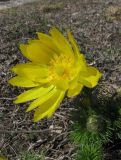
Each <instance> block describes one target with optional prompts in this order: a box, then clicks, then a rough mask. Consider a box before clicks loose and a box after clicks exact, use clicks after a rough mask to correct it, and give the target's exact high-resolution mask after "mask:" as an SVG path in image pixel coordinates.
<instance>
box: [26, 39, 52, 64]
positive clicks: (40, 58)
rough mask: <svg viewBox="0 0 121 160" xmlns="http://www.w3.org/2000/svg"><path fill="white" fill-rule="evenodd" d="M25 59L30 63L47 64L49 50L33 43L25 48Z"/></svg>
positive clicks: (37, 43)
mask: <svg viewBox="0 0 121 160" xmlns="http://www.w3.org/2000/svg"><path fill="white" fill-rule="evenodd" d="M26 50H27V57H28V58H29V60H30V61H32V62H39V63H41V64H47V63H48V62H49V60H50V53H49V52H50V50H49V49H48V48H47V47H45V46H43V45H42V44H41V43H39V41H38V42H35V43H34V42H33V43H30V44H29V45H28V46H27V49H26Z"/></svg>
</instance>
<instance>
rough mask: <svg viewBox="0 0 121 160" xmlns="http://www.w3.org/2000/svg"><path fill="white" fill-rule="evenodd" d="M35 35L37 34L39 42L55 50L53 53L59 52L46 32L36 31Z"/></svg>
mask: <svg viewBox="0 0 121 160" xmlns="http://www.w3.org/2000/svg"><path fill="white" fill-rule="evenodd" d="M37 35H38V38H39V41H40V43H43V44H45V45H46V46H47V47H48V48H50V49H52V50H53V51H54V52H55V54H59V53H60V51H59V49H58V48H57V46H56V44H55V43H54V41H53V38H52V37H51V36H49V35H46V34H44V33H41V32H37Z"/></svg>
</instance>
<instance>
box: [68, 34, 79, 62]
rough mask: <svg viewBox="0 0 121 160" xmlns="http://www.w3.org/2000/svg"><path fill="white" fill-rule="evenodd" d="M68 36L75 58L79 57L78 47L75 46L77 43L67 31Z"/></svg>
mask: <svg viewBox="0 0 121 160" xmlns="http://www.w3.org/2000/svg"><path fill="white" fill-rule="evenodd" d="M68 37H69V40H70V42H71V44H72V47H73V50H74V53H75V57H76V59H78V57H79V55H80V51H79V48H78V46H77V43H76V41H75V40H74V38H73V36H72V34H71V32H68Z"/></svg>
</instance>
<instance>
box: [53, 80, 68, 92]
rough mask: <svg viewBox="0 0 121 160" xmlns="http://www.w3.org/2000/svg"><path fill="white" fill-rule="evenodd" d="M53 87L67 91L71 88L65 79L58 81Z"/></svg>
mask: <svg viewBox="0 0 121 160" xmlns="http://www.w3.org/2000/svg"><path fill="white" fill-rule="evenodd" d="M53 85H55V86H56V87H57V88H58V89H60V90H63V91H65V90H67V89H68V87H69V84H68V81H67V80H64V79H60V80H56V81H54V82H53Z"/></svg>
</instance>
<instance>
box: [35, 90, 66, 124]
mask: <svg viewBox="0 0 121 160" xmlns="http://www.w3.org/2000/svg"><path fill="white" fill-rule="evenodd" d="M64 95H65V92H63V91H59V90H57V92H56V93H55V94H54V95H53V96H52V97H51V98H50V99H49V100H48V101H46V102H45V103H44V104H42V105H40V106H39V107H38V108H37V109H36V111H35V114H34V122H37V121H39V120H40V119H42V118H44V117H48V118H49V117H51V116H52V114H53V113H54V112H55V110H56V109H57V108H58V106H59V104H60V102H61V101H62V99H63V98H64Z"/></svg>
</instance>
